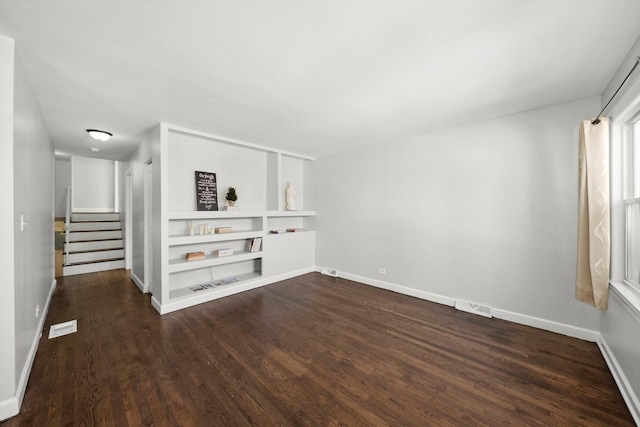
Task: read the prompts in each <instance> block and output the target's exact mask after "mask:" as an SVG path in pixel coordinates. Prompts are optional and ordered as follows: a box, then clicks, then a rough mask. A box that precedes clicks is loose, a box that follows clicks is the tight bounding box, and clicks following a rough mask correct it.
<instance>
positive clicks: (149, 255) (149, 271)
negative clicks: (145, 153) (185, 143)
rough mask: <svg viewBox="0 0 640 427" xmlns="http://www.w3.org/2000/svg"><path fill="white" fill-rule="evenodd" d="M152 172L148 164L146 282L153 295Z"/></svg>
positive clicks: (146, 167)
mask: <svg viewBox="0 0 640 427" xmlns="http://www.w3.org/2000/svg"><path fill="white" fill-rule="evenodd" d="M152 171H153V167H152V164H151V163H148V164H147V165H146V166H145V171H144V235H145V236H144V241H145V245H144V281H145V288H146V290H147V292H149V293H150V294H153V215H152V210H153V209H152V207H153V204H152V203H151V201H152V199H151V194H152Z"/></svg>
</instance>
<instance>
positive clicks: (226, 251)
mask: <svg viewBox="0 0 640 427" xmlns="http://www.w3.org/2000/svg"><path fill="white" fill-rule="evenodd" d="M215 254H216V255H218V256H219V257H221V256H229V255H233V249H231V248H221V249H218V250H216V251H215Z"/></svg>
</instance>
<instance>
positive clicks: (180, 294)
mask: <svg viewBox="0 0 640 427" xmlns="http://www.w3.org/2000/svg"><path fill="white" fill-rule="evenodd" d="M234 277H235V278H236V279H238V281H237V282H234V283H232V284H229V285H222V286H216V287H215V288H211V289H206V290H203V291H197V292H194V291H192V290H191V289H189V287H188V286H186V287H183V288H178V289H174V290H172V291H170V292H169V298H171V301H172V302H174V301H175V300H179V299H185V300H186V299H193V300H195V301H194V304H198V303H199V302H204V301H207V300H212V299H215V294H222V295H221V296H223V295H230V294H233V293H235V292H237V291H238V288H242V287H245V286H246V285H247V284H249V283H250V282H252V281H255V280H257V279H260V278H261V277H262V276H261V274H260V273H255V272H254V273H245V274H239V275H237V276H234ZM198 300H202V301H198Z"/></svg>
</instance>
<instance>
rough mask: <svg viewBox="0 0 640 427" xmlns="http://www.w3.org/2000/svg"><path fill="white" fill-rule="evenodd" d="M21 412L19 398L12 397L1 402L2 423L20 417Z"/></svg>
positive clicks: (0, 417)
mask: <svg viewBox="0 0 640 427" xmlns="http://www.w3.org/2000/svg"><path fill="white" fill-rule="evenodd" d="M19 412H20V403H18V398H17V397H15V396H12V397H10V398H8V399H5V400H2V401H0V422H2V421H4V420H6V419H7V418H11V417H13V416H16V415H18V413H19Z"/></svg>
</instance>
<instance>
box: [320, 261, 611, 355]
mask: <svg viewBox="0 0 640 427" xmlns="http://www.w3.org/2000/svg"><path fill="white" fill-rule="evenodd" d="M320 270H322V267H316V271H320ZM338 277H342V278H344V279H347V280H353V281H354V282H358V283H363V284H365V285H371V286H375V287H377V288H382V289H387V290H389V291H393V292H398V293H400V294H403V295H409V296H412V297H416V298H420V299H423V300H426V301H431V302H436V303H438V304H443V305H448V306H451V307H453V306H454V305H455V302H456V300H455V298H450V297H447V296H444V295H439V294H434V293H431V292H425V291H420V290H418V289H413V288H409V287H406V286H401V285H396V284H394V283H389V282H383V281H381V280H376V279H371V278H368V277H363V276H358V275H356V274H351V273H346V272H344V271H339V272H338ZM493 317H496V318H498V319H503V320H508V321H510V322H514V323H519V324H521V325H526V326H532V327H534V328H538V329H543V330H545V331H550V332H555V333H558V334H563V335H567V336H570V337H573V338H579V339H582V340H585V341H591V342H597V341H598V338H599V337H600V333H599V332H597V331H592V330H590V329H584V328H579V327H577V326H571V325H567V324H564V323H559V322H554V321H552V320H546V319H541V318H539V317H533V316H529V315H526V314H520V313H514V312H512V311H507V310H500V309H497V308H495V307H494V308H493Z"/></svg>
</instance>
